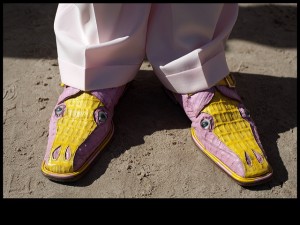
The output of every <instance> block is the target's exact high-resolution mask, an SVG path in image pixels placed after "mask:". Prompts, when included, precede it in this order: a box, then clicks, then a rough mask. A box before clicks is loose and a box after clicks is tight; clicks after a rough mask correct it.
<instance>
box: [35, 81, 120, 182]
mask: <svg viewBox="0 0 300 225" xmlns="http://www.w3.org/2000/svg"><path fill="white" fill-rule="evenodd" d="M124 89H125V86H122V87H118V88H109V89H103V90H96V91H89V92H85V91H81V90H79V89H76V88H73V87H68V86H65V88H64V91H63V93H62V94H61V95H60V96H59V99H58V102H57V104H56V106H55V108H54V111H53V113H52V115H51V119H50V125H49V137H48V145H47V149H46V154H45V157H44V160H43V162H42V166H41V170H42V172H43V174H44V175H45V176H46V177H48V178H49V179H51V180H56V181H74V180H77V179H78V178H80V177H81V175H83V174H84V172H86V170H87V169H88V168H89V166H90V165H91V163H92V162H93V161H94V160H95V158H96V157H97V155H98V154H99V153H100V152H101V151H102V150H103V148H104V147H105V146H106V145H107V144H108V142H109V140H110V139H111V137H112V135H113V133H114V126H113V121H112V117H113V113H114V107H115V105H116V104H117V103H118V100H119V98H120V97H121V95H122V94H123V92H124Z"/></svg>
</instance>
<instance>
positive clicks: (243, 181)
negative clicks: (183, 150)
mask: <svg viewBox="0 0 300 225" xmlns="http://www.w3.org/2000/svg"><path fill="white" fill-rule="evenodd" d="M191 134H192V138H193V140H194V142H195V144H196V145H197V147H198V148H199V149H200V150H201V151H202V152H204V154H205V155H206V156H207V157H208V158H210V159H211V160H212V161H213V162H214V163H216V164H217V165H218V166H219V167H220V168H221V169H222V170H223V171H224V172H226V174H227V175H229V177H231V178H232V179H233V180H234V181H235V182H237V183H238V184H240V185H241V186H254V185H258V184H262V183H266V182H268V181H269V180H270V179H271V178H272V175H273V171H272V168H270V170H271V172H270V173H267V174H265V175H263V176H259V177H255V178H245V177H241V176H239V175H238V174H236V173H235V172H234V171H232V170H231V169H230V168H229V167H228V166H226V165H225V164H224V163H223V162H222V161H221V160H219V159H218V158H217V157H216V156H214V155H213V154H212V153H210V152H209V151H208V150H206V149H205V148H204V146H203V144H202V143H201V142H200V140H199V139H198V137H197V136H196V132H195V129H194V128H193V127H192V128H191Z"/></svg>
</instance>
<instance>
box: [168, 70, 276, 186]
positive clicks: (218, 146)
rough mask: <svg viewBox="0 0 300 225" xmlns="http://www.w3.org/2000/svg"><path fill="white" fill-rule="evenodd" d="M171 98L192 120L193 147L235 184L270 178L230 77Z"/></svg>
mask: <svg viewBox="0 0 300 225" xmlns="http://www.w3.org/2000/svg"><path fill="white" fill-rule="evenodd" d="M169 94H170V92H169ZM172 95H173V96H174V97H175V99H176V101H177V102H179V103H180V104H181V106H182V107H183V109H184V111H185V113H186V114H187V116H188V117H189V118H190V120H191V121H192V125H191V134H192V138H193V140H194V142H195V143H196V145H197V146H198V147H199V148H200V149H201V150H202V151H203V152H204V153H205V154H206V155H207V156H208V157H209V158H210V159H212V160H213V162H215V163H216V164H217V165H218V166H219V167H220V168H222V169H223V170H224V171H225V172H226V173H227V174H228V175H229V176H230V177H232V178H233V179H234V180H235V181H236V182H237V183H239V184H240V185H242V186H250V185H256V184H259V183H263V182H266V181H268V180H269V179H270V178H271V177H272V173H273V172H272V168H271V166H270V164H269V163H268V161H267V156H266V154H265V151H264V149H263V147H262V144H261V142H260V139H259V136H258V133H257V129H256V126H255V124H254V122H253V120H252V118H251V116H250V113H249V111H248V110H247V109H246V108H245V106H244V104H243V103H242V100H241V98H240V97H239V95H238V94H237V92H236V90H235V80H234V78H233V76H232V75H228V76H227V77H225V78H224V79H223V80H221V81H220V82H219V83H218V84H217V85H216V86H214V87H212V88H209V89H207V90H205V91H200V92H197V93H194V94H185V95H181V94H175V93H172Z"/></svg>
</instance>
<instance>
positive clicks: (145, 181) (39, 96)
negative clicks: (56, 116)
mask: <svg viewBox="0 0 300 225" xmlns="http://www.w3.org/2000/svg"><path fill="white" fill-rule="evenodd" d="M56 8H57V4H4V10H3V12H4V16H3V18H4V24H3V25H4V27H3V32H4V36H3V38H4V42H3V66H4V70H3V82H4V83H3V85H4V86H3V141H4V143H3V147H4V148H3V196H4V198H296V197H297V137H296V136H297V116H296V114H297V103H296V92H297V84H296V82H297V52H296V51H297V41H296V31H297V24H296V13H297V4H240V11H239V17H238V21H237V23H236V25H235V27H234V29H233V31H232V34H231V36H230V38H229V40H228V42H227V46H226V56H227V61H228V64H229V67H230V69H231V71H232V72H233V74H234V76H235V78H236V80H237V84H238V87H237V89H238V92H239V93H240V95H241V96H242V98H243V99H244V103H245V105H246V106H247V107H248V108H249V109H250V111H251V115H252V117H253V118H254V120H255V122H256V125H257V127H258V131H259V133H260V136H261V141H262V143H263V145H264V148H265V150H266V152H267V155H268V157H269V161H270V164H271V165H272V167H273V170H274V177H273V180H272V181H271V182H269V183H267V184H263V185H260V186H256V187H251V188H249V187H248V188H245V187H241V186H239V185H238V184H236V183H235V182H234V181H233V180H232V179H230V178H229V177H228V176H227V175H226V174H225V173H224V172H222V171H221V170H220V169H219V168H218V167H217V166H216V165H215V164H214V163H212V162H211V161H210V160H209V159H208V158H207V157H206V156H205V155H204V154H203V153H202V152H200V151H199V150H198V149H197V147H196V146H195V145H194V143H193V141H192V139H191V137H190V121H189V120H188V118H187V117H186V116H185V113H184V112H183V110H182V109H181V108H180V107H179V106H178V105H175V104H173V102H172V101H170V100H169V98H168V97H167V96H166V95H165V94H164V92H163V89H162V85H161V83H160V82H159V81H158V79H157V78H156V76H155V75H154V73H153V71H152V69H151V65H149V63H148V62H147V61H145V63H144V64H143V66H142V67H141V70H140V72H139V73H138V75H137V77H136V78H135V80H134V81H133V82H132V85H131V87H130V88H129V89H128V91H127V93H126V95H125V96H124V97H123V98H122V100H121V101H120V103H119V105H118V107H117V108H116V113H115V117H114V121H115V124H116V130H115V135H114V137H113V139H112V141H111V143H110V145H109V146H108V147H107V148H106V149H105V151H104V152H103V153H101V157H100V158H99V159H98V161H97V162H96V163H95V165H94V166H93V167H92V168H91V170H90V171H89V172H88V173H87V174H86V176H85V177H83V178H82V179H81V180H79V181H78V182H75V183H71V184H60V183H55V182H52V181H50V180H48V179H47V178H45V177H44V176H43V175H42V173H41V171H40V165H41V162H42V159H43V157H44V153H45V149H46V144H47V136H48V124H49V118H50V114H51V112H52V110H53V107H54V105H55V103H56V101H57V98H58V96H59V94H60V93H61V92H62V87H60V86H59V83H60V77H59V70H58V63H57V52H56V43H55V36H54V32H53V21H54V16H55V12H56ZM136 105H138V107H135V106H136Z"/></svg>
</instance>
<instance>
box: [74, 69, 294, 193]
mask: <svg viewBox="0 0 300 225" xmlns="http://www.w3.org/2000/svg"><path fill="white" fill-rule="evenodd" d="M234 76H235V77H236V80H237V85H238V88H237V89H238V92H239V94H240V96H241V97H242V99H244V103H245V105H246V107H247V108H249V109H250V110H251V115H252V117H253V119H254V121H255V122H256V125H257V129H258V132H259V134H260V137H261V141H262V144H263V146H264V148H265V150H266V152H267V155H268V159H269V162H270V164H271V165H272V167H273V170H274V176H273V179H272V181H271V182H269V183H267V184H262V185H260V186H256V187H247V188H248V189H252V190H264V189H271V188H272V187H274V186H280V185H282V184H283V183H284V182H285V181H287V180H288V172H287V170H286V168H285V166H284V164H283V162H282V160H281V157H280V153H279V150H278V147H277V139H278V138H279V134H280V133H283V132H285V131H288V130H290V129H292V128H294V127H296V126H297V115H296V113H297V103H296V88H297V87H296V79H295V78H277V77H272V76H263V75H259V74H245V73H235V74H234ZM258 84H260V85H258ZM137 105H138V107H136V106H137ZM282 118H284V120H283V119H282ZM114 121H115V124H117V126H116V131H115V136H114V138H113V140H112V142H111V144H110V145H109V146H108V148H107V149H106V150H104V152H103V153H102V155H101V156H100V157H99V160H98V161H97V162H96V163H95V165H94V167H93V168H92V170H91V171H90V172H89V173H88V174H87V175H86V176H85V177H83V178H82V179H81V180H79V181H77V182H75V183H71V184H69V185H72V186H87V185H90V184H92V183H93V182H94V181H95V180H96V179H98V178H99V177H100V176H101V175H102V174H104V173H105V171H106V169H107V167H108V165H109V163H110V161H111V160H112V159H113V158H117V157H119V156H120V155H121V154H123V153H124V152H125V151H127V150H129V151H130V148H131V147H133V146H139V145H142V144H144V137H145V136H147V135H151V134H153V133H154V132H158V131H162V130H170V129H186V128H189V127H190V121H189V119H188V118H187V117H186V115H185V113H184V111H183V110H182V109H181V108H180V107H179V105H175V104H174V103H173V102H172V101H171V100H170V99H169V98H168V97H167V96H166V95H165V93H164V91H163V89H162V86H161V84H160V82H159V81H158V79H157V78H156V77H155V76H154V75H153V72H152V71H140V72H139V74H138V76H137V79H136V80H135V81H134V82H133V83H132V85H131V86H130V88H129V89H128V91H127V93H126V94H125V96H124V97H123V98H122V100H121V102H120V103H119V105H118V107H117V108H116V114H115V117H114ZM274 121H275V122H274ZM203 157H204V156H203Z"/></svg>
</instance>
